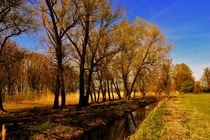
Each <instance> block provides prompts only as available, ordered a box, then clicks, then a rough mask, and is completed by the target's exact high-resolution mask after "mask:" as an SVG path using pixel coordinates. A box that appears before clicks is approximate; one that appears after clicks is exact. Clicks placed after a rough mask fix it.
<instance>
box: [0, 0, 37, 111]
mask: <svg viewBox="0 0 210 140" xmlns="http://www.w3.org/2000/svg"><path fill="white" fill-rule="evenodd" d="M33 17H34V15H33V14H32V8H31V7H30V5H29V3H28V2H27V1H26V0H2V1H0V57H2V56H1V55H2V52H3V50H4V49H5V47H6V43H7V41H8V40H9V39H11V38H12V37H14V36H17V35H20V34H21V33H26V32H30V31H35V29H36V26H34V25H35V23H36V22H35V20H34V18H33ZM2 63H4V62H0V64H2ZM1 97H2V95H1V93H0V98H1ZM1 101H2V99H0V106H1V108H0V109H1V110H3V105H2V102H1Z"/></svg>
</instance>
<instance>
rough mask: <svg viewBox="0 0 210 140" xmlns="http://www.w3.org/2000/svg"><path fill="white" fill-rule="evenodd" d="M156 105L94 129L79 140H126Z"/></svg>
mask: <svg viewBox="0 0 210 140" xmlns="http://www.w3.org/2000/svg"><path fill="white" fill-rule="evenodd" d="M155 105H156V103H154V104H151V105H148V106H146V107H144V108H140V109H138V110H136V111H134V112H132V113H129V114H126V115H125V116H123V117H121V118H120V119H118V120H116V121H115V122H113V123H112V124H108V125H107V126H104V127H100V128H95V129H94V130H92V131H91V132H89V133H88V134H85V135H84V136H83V137H82V138H80V139H81V140H127V139H129V136H131V135H132V134H134V133H135V132H136V130H137V129H138V127H139V126H140V124H141V123H142V121H143V120H144V119H145V118H146V116H147V115H148V114H149V112H150V111H152V110H153V108H154V107H155Z"/></svg>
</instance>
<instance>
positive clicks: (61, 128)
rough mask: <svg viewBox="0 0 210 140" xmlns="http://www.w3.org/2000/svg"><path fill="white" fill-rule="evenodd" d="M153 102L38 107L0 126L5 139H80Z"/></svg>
mask: <svg viewBox="0 0 210 140" xmlns="http://www.w3.org/2000/svg"><path fill="white" fill-rule="evenodd" d="M154 102H157V99H156V98H145V99H132V100H129V101H125V100H120V101H112V102H106V103H100V104H94V105H90V106H89V107H86V108H82V109H78V108H77V107H76V106H68V107H67V108H65V109H64V110H62V111H61V110H52V109H51V108H50V107H42V108H38V107H37V108H34V109H28V110H20V111H16V112H11V113H9V114H7V115H4V116H3V117H0V123H1V124H4V125H5V128H6V137H7V139H50V140H53V139H79V138H82V137H84V135H86V134H88V133H91V132H93V130H95V129H97V128H101V127H103V126H108V125H109V124H112V123H113V122H115V121H116V120H118V119H119V118H121V117H123V116H125V115H127V114H129V113H131V112H133V111H134V110H137V109H139V108H142V107H144V106H146V105H148V104H151V103H154Z"/></svg>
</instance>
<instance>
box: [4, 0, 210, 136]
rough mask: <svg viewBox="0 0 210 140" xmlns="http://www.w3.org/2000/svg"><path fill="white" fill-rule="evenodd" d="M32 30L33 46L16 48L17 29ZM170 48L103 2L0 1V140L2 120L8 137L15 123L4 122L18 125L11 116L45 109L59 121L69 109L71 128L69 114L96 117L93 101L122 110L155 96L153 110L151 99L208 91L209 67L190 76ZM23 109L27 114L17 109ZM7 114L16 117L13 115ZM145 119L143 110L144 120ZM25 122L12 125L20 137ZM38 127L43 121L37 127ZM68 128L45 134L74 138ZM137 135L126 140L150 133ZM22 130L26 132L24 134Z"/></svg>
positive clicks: (153, 31)
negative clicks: (35, 37)
mask: <svg viewBox="0 0 210 140" xmlns="http://www.w3.org/2000/svg"><path fill="white" fill-rule="evenodd" d="M32 34H34V35H37V34H38V36H40V37H39V40H40V44H41V45H42V46H39V47H41V48H42V49H41V51H33V50H30V49H28V48H30V46H27V47H26V46H20V45H19V44H18V43H17V42H16V40H15V38H17V37H21V36H22V35H25V36H30V35H32ZM32 43H33V42H32ZM173 47H174V46H173V43H172V42H170V41H169V40H168V39H167V37H166V36H165V34H164V33H163V32H162V31H161V30H160V29H159V28H158V26H157V25H156V24H153V23H150V22H149V21H147V20H144V19H143V18H141V17H136V19H135V20H133V21H130V20H127V18H126V10H125V9H124V8H122V7H119V6H116V5H114V4H113V3H112V2H110V1H108V0H40V1H38V0H37V1H36V0H1V1H0V110H1V112H2V115H1V116H0V122H1V125H2V133H1V134H2V136H1V137H2V139H3V137H4V136H3V132H4V131H3V128H4V127H5V126H4V125H3V124H6V129H8V135H10V136H8V137H9V139H12V138H15V137H16V135H17V134H14V133H13V128H14V127H15V126H10V125H8V127H7V123H14V122H16V123H17V124H18V121H20V118H19V117H23V118H24V117H25V116H27V117H29V118H30V117H31V116H33V117H35V116H37V118H32V120H36V119H38V118H39V117H40V116H41V111H43V112H47V113H46V114H47V115H48V116H50V115H51V117H52V120H53V119H55V118H56V119H55V120H56V123H57V122H58V123H59V121H60V122H62V121H64V120H61V119H62V117H63V118H65V116H64V114H65V115H67V116H71V114H69V113H73V112H75V113H74V114H73V115H74V116H73V117H72V118H74V119H76V120H74V119H72V118H71V119H72V120H71V121H70V120H68V121H70V123H71V122H72V123H73V122H74V121H76V122H74V126H78V127H80V126H82V125H83V123H81V124H80V123H79V120H78V118H77V117H80V116H82V115H85V114H86V115H87V116H86V117H87V118H88V117H89V118H90V117H93V118H94V117H95V121H96V122H95V123H97V117H96V116H97V115H99V113H100V111H98V113H97V112H94V113H96V114H95V116H93V115H92V116H91V111H96V110H97V109H94V107H95V108H97V107H98V108H99V110H100V105H102V109H103V108H107V109H112V107H111V106H112V105H113V106H114V108H116V109H118V108H121V107H122V106H123V105H125V106H126V107H125V108H126V109H127V111H128V112H132V111H133V109H134V107H133V106H134V105H135V106H136V104H138V105H139V104H141V105H142V103H146V104H145V105H148V104H151V103H153V102H156V103H157V102H158V103H157V104H158V105H156V106H157V108H158V107H160V110H161V107H162V106H161V105H159V104H160V103H162V102H164V104H166V103H165V100H170V99H171V98H172V99H174V98H175V99H177V98H178V99H180V100H181V101H183V102H187V101H185V100H184V99H186V98H193V96H196V95H200V94H202V95H201V96H204V95H206V94H205V93H209V92H210V67H206V68H205V69H204V70H203V74H202V77H200V79H199V80H197V79H196V78H195V77H194V76H193V71H192V70H191V68H190V67H189V66H188V65H187V64H186V63H180V64H174V63H173V59H172V58H171V56H170V53H171V50H172V49H173ZM192 93H194V94H192ZM177 94H178V95H177ZM177 96H178V97H177ZM183 96H184V97H183ZM191 96H192V97H191ZM201 96H199V97H201ZM206 96H207V95H206ZM49 98H50V99H49ZM208 98H209V96H208ZM175 99H174V100H175ZM178 99H177V100H178ZM193 99H194V98H193ZM193 99H192V100H193ZM192 100H190V101H192ZM35 101H36V102H35ZM48 101H49V102H48ZM202 101H203V100H202ZM202 101H201V102H202ZM26 102H27V106H26V107H25V106H24V103H26ZM171 102H172V101H171V100H170V103H171ZM29 103H31V105H28V104H29ZM170 103H169V104H170ZM40 104H41V105H40ZM173 104H174V103H173ZM118 105H119V106H118ZM145 105H143V106H145ZM167 105H168V104H166V106H167ZM21 106H23V107H21ZM28 106H29V108H32V107H40V108H39V109H38V110H30V111H31V113H32V114H30V113H29V112H30V111H29V110H28V111H27V109H28ZM46 106H47V108H46ZM109 106H110V108H109ZM127 107H128V108H127ZM42 108H45V109H46V110H42ZM25 109H26V110H25ZM123 109H124V107H123V108H122V109H121V110H123ZM135 109H136V108H135ZM88 110H89V111H88ZM22 111H23V112H22ZM24 111H25V113H28V114H24ZM49 111H52V112H49ZM62 111H63V114H62V113H61V112H62ZM82 111H85V112H84V113H81V112H82ZM86 111H87V112H86ZM111 112H112V111H111V110H109V111H108V113H107V114H105V115H104V114H103V111H102V112H101V113H102V115H104V116H106V115H111V116H112V117H114V114H109V113H111ZM125 112H126V111H125ZM21 113H22V115H20V114H21ZM88 113H90V114H88ZM209 113H210V112H209ZM12 114H14V115H13V117H11V116H12ZM36 114H38V115H36ZM56 114H57V115H58V117H56ZM59 115H63V116H62V117H59ZM15 116H16V117H17V116H18V117H17V118H19V119H17V118H16V119H15ZM99 116H100V115H99ZM160 116H161V115H160ZM160 116H159V117H160ZM112 117H111V118H112ZM118 117H119V116H118ZM153 117H154V116H151V114H149V119H151V118H153ZM58 118H59V119H58ZM87 118H86V119H87ZM157 118H158V117H157ZM116 119H117V118H116ZM146 119H147V117H146ZM38 120H39V119H38ZM38 120H37V121H38ZM43 120H45V118H44V116H43ZM49 120H50V119H49ZM87 120H88V119H87ZM30 121H31V120H29V121H27V119H26V120H24V122H25V123H26V124H24V125H25V126H24V129H23V128H22V126H19V124H18V126H17V129H19V128H18V127H20V130H22V131H20V132H16V133H19V135H26V134H25V133H26V132H28V131H26V128H25V127H27V126H30V124H28V123H29V122H30ZM146 121H147V120H146ZM50 122H51V121H50ZM50 122H49V124H48V125H49V126H47V128H48V127H49V128H50V129H51V128H52V126H53V125H54V124H52V123H50ZM52 122H53V121H52ZM64 122H65V121H64ZM87 123H88V124H89V123H90V122H87ZM64 124H65V123H64ZM67 124H68V123H67ZM21 125H22V124H21ZM38 125H39V126H41V125H40V124H38ZM51 125H52V126H51ZM71 125H72V124H71ZM56 126H59V125H57V124H56ZM61 127H62V126H61ZM65 127H66V126H64V127H62V128H64V129H65ZM84 127H86V125H84ZM94 127H95V126H94ZM15 128H16V127H15ZM57 129H59V128H57V127H56V130H57ZM43 130H45V127H44V128H43V129H41V130H39V133H40V132H41V131H43ZM56 130H55V131H56ZM75 130H76V128H75ZM75 130H74V129H73V130H72V132H71V134H72V135H73V136H72V137H71V136H69V137H68V136H67V138H66V137H65V134H63V135H64V136H60V137H59V138H58V137H53V138H54V139H78V138H79V137H76V136H75V135H76V134H74V131H75ZM142 130H143V129H142ZM37 131H38V130H37ZM80 131H82V130H80ZM30 132H32V130H30ZM69 132H70V130H69ZM85 132H86V131H85ZM87 132H89V131H87ZM137 132H138V130H137ZM209 132H210V131H209ZM36 133H37V132H36ZM46 133H47V132H46ZM51 133H52V134H51ZM51 133H50V134H48V133H47V136H46V137H44V138H43V139H52V137H51V136H53V135H54V133H56V134H57V133H60V132H57V131H56V132H54V131H53V132H51ZM75 133H76V132H75ZM141 133H143V132H141ZM145 133H146V132H145ZM143 134H144V133H143ZM143 134H142V137H138V138H136V136H134V138H133V139H152V136H151V135H150V136H149V137H147V136H144V135H143ZM13 135H14V136H13ZM28 135H30V136H31V135H32V134H31V133H29V132H28ZM66 135H67V134H66ZM145 135H146V134H145ZM33 138H34V137H33ZM33 138H31V137H28V136H27V137H26V139H33ZM156 138H158V136H157V137H156ZM196 138H197V137H196ZM196 138H195V139H196ZM207 138H208V137H207ZM5 139H6V138H5ZM15 139H23V137H16V138H15ZM35 139H38V138H35ZM41 139H42V138H41ZM90 139H93V138H90ZM96 139H97V138H96ZM98 139H100V138H98ZM110 139H111V138H110ZM131 139H132V138H131ZM169 139H173V138H169ZM186 139H187V138H186Z"/></svg>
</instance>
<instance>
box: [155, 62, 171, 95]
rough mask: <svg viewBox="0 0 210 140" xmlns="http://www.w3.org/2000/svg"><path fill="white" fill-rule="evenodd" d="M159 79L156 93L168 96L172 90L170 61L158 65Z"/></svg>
mask: <svg viewBox="0 0 210 140" xmlns="http://www.w3.org/2000/svg"><path fill="white" fill-rule="evenodd" d="M159 73H160V77H159V78H158V81H159V82H158V83H157V91H158V92H163V93H165V94H167V95H168V94H169V92H170V91H171V89H172V87H171V86H172V60H171V59H166V60H165V61H164V62H163V63H162V64H160V72H159Z"/></svg>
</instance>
